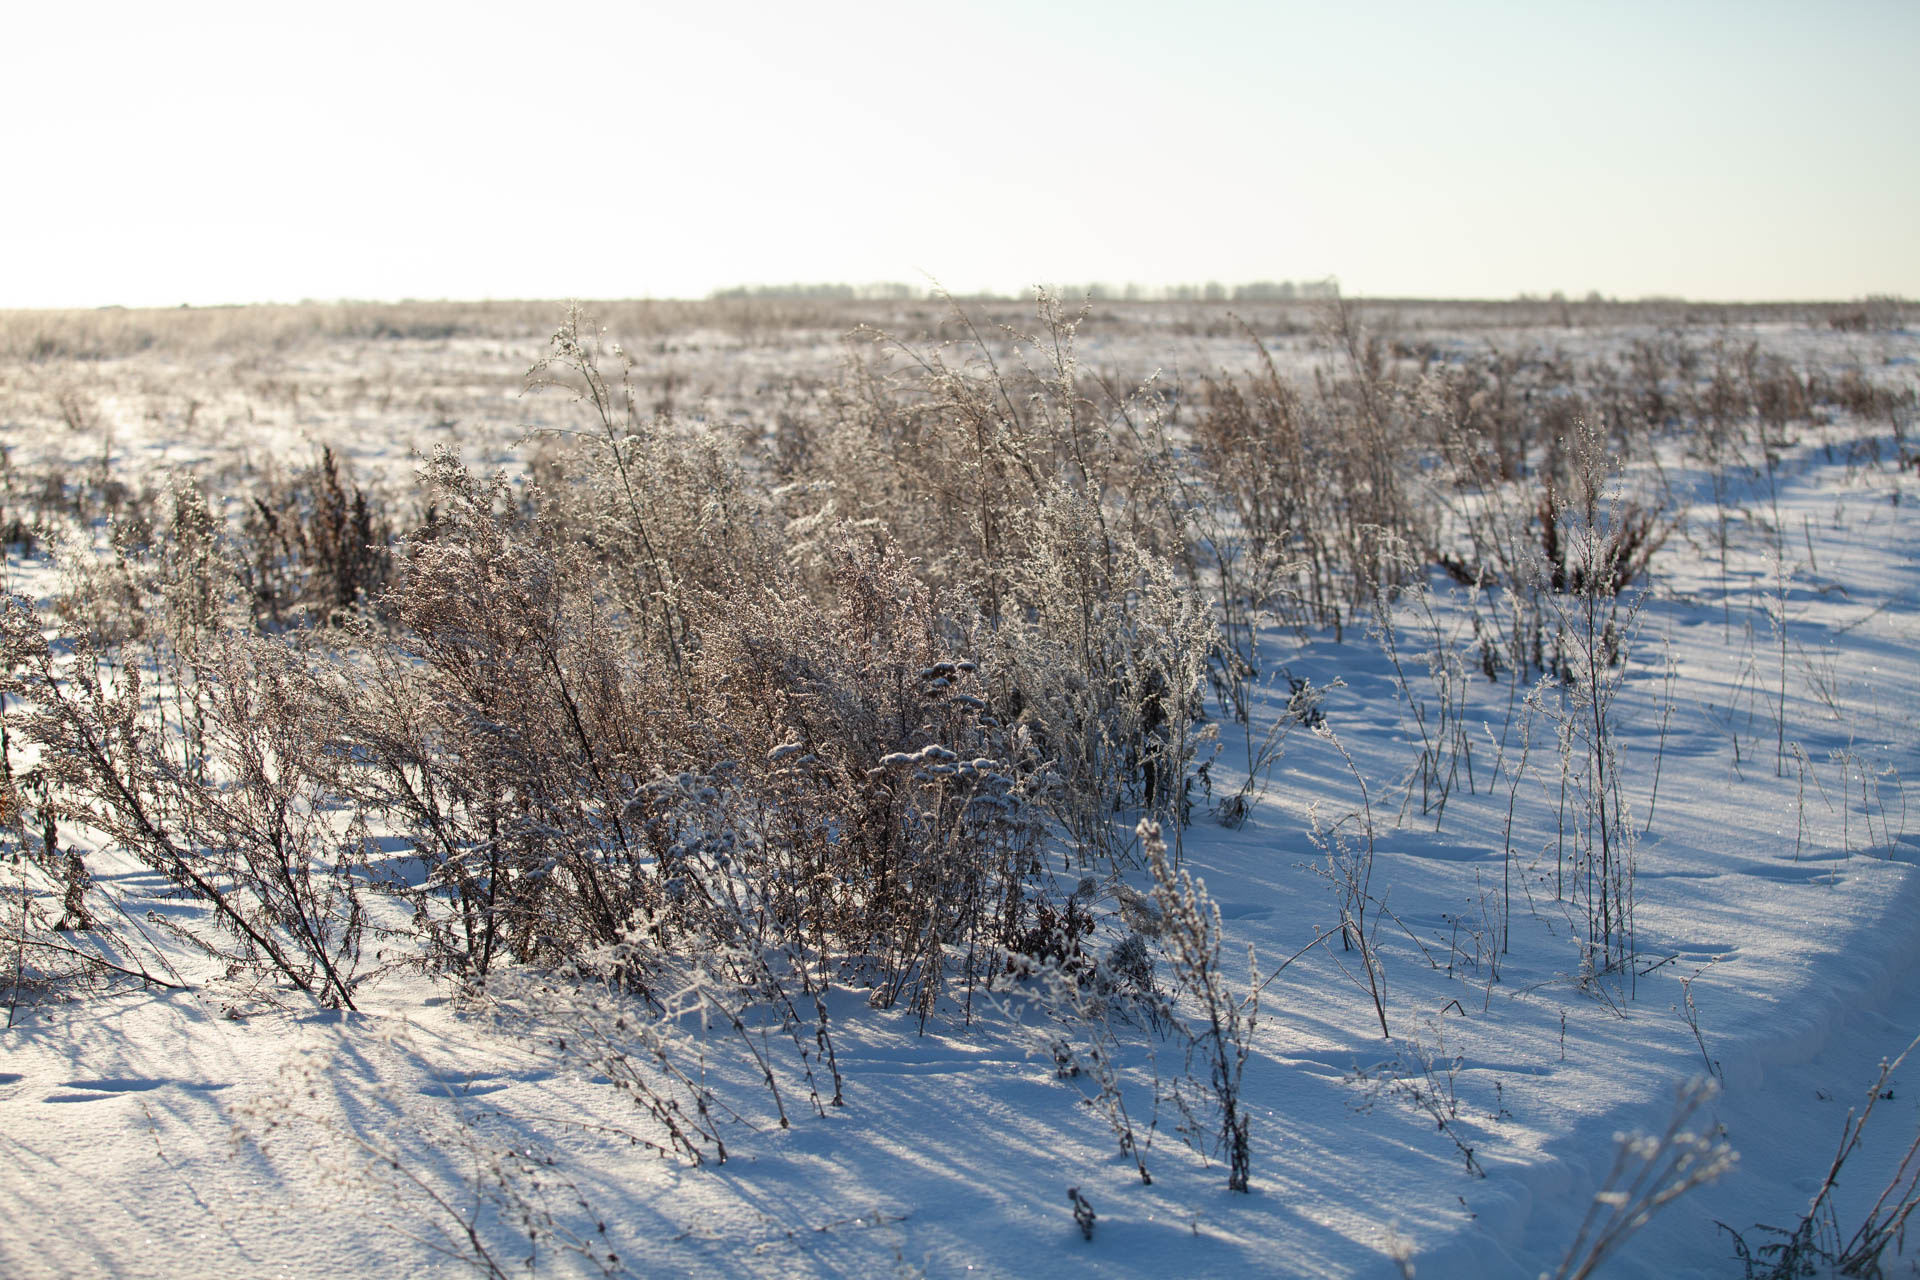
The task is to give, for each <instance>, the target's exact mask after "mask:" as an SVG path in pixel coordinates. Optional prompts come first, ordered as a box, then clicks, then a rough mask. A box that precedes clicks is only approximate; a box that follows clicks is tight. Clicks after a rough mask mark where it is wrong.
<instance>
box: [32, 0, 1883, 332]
mask: <svg viewBox="0 0 1920 1280" xmlns="http://www.w3.org/2000/svg"><path fill="white" fill-rule="evenodd" d="M547 12H548V16H547V17H545V18H536V17H534V16H533V13H532V10H531V8H530V7H529V6H525V5H522V4H512V5H499V4H490V3H486V2H485V0H470V2H469V3H462V4H439V3H408V2H407V0H387V2H386V3H383V4H364V3H358V2H357V0H344V2H341V3H328V4H302V5H290V4H289V5H282V4H260V3H257V2H255V0H250V2H248V3H244V4H221V3H198V2H195V0H180V2H179V3H173V4H165V5H157V4H153V3H152V2H151V0H145V2H143V3H138V4H122V3H119V2H118V0H93V2H91V3H90V2H89V0H68V2H67V3H63V4H59V5H54V4H28V3H25V2H24V0H20V2H18V3H13V4H9V5H8V6H7V7H6V11H5V22H4V28H5V32H4V39H3V40H0V148H4V150H0V157H3V159H0V163H4V166H5V167H4V170H0V172H4V173H5V174H6V181H5V182H4V183H3V184H0V308H9V307H60V306H73V307H86V306H101V305H112V304H119V305H126V306H173V305H178V304H180V303H191V304H193V305H209V304H219V303H232V302H263V301H281V302H292V301H298V300H301V299H307V298H315V299H334V298H364V299H399V298H461V299H476V298H511V297H539V298H556V297H584V298H614V297H649V296H651V297H699V296H704V295H705V294H707V293H708V292H710V291H711V290H714V289H717V288H725V287H729V286H734V285H741V284H782V283H790V282H802V281H804V282H826V281H837V282H846V283H855V284H858V283H868V282H879V281H904V282H907V283H911V284H916V285H919V284H925V283H929V282H937V283H938V284H939V285H941V286H943V287H945V288H947V289H949V290H951V291H953V292H956V293H964V292H972V291H976V290H982V289H991V290H994V291H998V292H1018V291H1021V290H1024V289H1026V288H1029V287H1031V286H1032V285H1034V284H1036V283H1050V284H1070V285H1071V284H1085V283H1091V282H1100V283H1106V284H1112V285H1116V286H1117V285H1121V284H1125V283H1127V282H1136V283H1140V284H1144V285H1150V286H1155V285H1159V286H1163V285H1170V284H1178V283H1185V282H1194V283H1200V282H1205V281H1209V280H1217V281H1221V282H1224V283H1228V284H1234V283H1244V282H1250V281H1259V280H1274V281H1277V280H1295V281H1306V280H1320V279H1324V278H1327V277H1334V278H1337V279H1338V281H1339V282H1340V284H1341V286H1342V288H1343V289H1344V290H1345V291H1346V292H1348V293H1350V294H1355V295H1362V296H1403V297H1484V298H1503V297H1513V296H1515V295H1517V294H1520V293H1536V294H1546V293H1550V292H1553V291H1555V290H1561V291H1564V292H1566V293H1568V294H1569V295H1571V296H1576V297H1578V296H1583V295H1585V294H1586V293H1588V292H1589V291H1598V292H1600V293H1602V294H1604V295H1607V296H1613V297H1642V296H1647V295H1654V294H1660V295H1679V296H1686V297H1693V298H1700V299H1720V300H1743V299H1781V298H1794V299H1814V298H1854V297H1860V296H1863V295H1865V294H1868V293H1896V294H1903V295H1906V296H1915V295H1920V232H1917V231H1916V229H1917V228H1920V163H1916V155H1920V147H1917V146H1916V140H1917V139H1920V91H1917V90H1916V89H1915V87H1914V76H1913V67H1914V66H1915V65H1916V63H1920V3H1916V0H1828V2H1826V3H1818V4H1816V3H1811V2H1810V0H1809V2H1808V3H1798V4H1788V3H1774V2H1772V0H1742V2H1739V3H1722V2H1721V0H1691V2H1689V0H1664V2H1660V3H1652V2H1649V3H1642V2H1640V0H1610V2H1609V3H1605V4H1574V3H1545V2H1543V0H1532V2H1531V3H1518V2H1516V3H1509V2H1506V0H1478V2H1476V0H1460V2H1457V3H1452V4H1435V3H1432V0H1421V2H1417V3H1416V2H1411V0H1409V2H1405V3H1403V2H1400V0H1379V2H1377V3H1355V4H1351V5H1334V4H1329V3H1326V0H1308V2H1302V3H1295V2H1294V0H1269V2H1268V3H1224V2H1219V0H1188V2H1187V3H1183V4H1180V5H1178V6H1175V5H1173V4H1170V3H1141V2H1136V0H1097V2H1096V0H1018V2H1015V0H1005V2H1001V0H995V2H993V3H967V2H965V0H955V2H954V3H948V4H941V5H902V4H899V3H897V2H896V3H885V4H879V3H855V2H852V0H810V2H809V3H806V4H799V3H793V2H792V0H787V2H785V3H762V2H760V0H730V2H729V3H725V4H711V5H701V6H696V5H693V4H688V3H685V2H684V0H682V2H681V3H671V4H668V3H653V2H651V0H623V2H620V3H611V4H603V3H600V2H599V0H574V3H570V4H568V5H565V6H556V7H554V8H552V9H549V10H548V11H547Z"/></svg>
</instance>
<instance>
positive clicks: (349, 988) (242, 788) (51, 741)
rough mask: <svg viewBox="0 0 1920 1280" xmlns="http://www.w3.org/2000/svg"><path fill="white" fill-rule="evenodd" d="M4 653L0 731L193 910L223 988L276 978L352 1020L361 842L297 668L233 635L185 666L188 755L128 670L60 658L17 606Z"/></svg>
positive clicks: (283, 653)
mask: <svg viewBox="0 0 1920 1280" xmlns="http://www.w3.org/2000/svg"><path fill="white" fill-rule="evenodd" d="M0 653H3V654H4V663H5V669H6V670H7V672H8V679H7V682H6V685H5V689H4V692H5V693H6V694H7V695H8V696H9V697H10V698H11V699H12V700H13V701H14V703H15V705H14V706H13V707H12V708H11V709H10V711H9V715H10V724H9V727H10V731H11V732H12V733H17V734H18V735H19V736H20V737H21V738H22V739H24V741H25V742H26V743H28V744H30V745H31V746H33V747H35V748H37V749H38V752H39V754H40V761H41V763H40V766H39V767H40V768H41V770H43V771H44V774H45V777H46V782H47V785H48V786H49V787H50V788H52V789H53V790H54V791H55V792H56V793H57V794H58V795H59V797H60V799H61V803H62V807H63V808H64V809H65V810H66V811H67V812H68V813H70V814H71V815H73V816H74V817H76V818H77V819H78V820H79V821H80V822H81V823H83V824H84V825H86V826H88V827H90V828H92V829H93V830H95V831H98V832H100V833H101V834H103V835H105V836H106V837H107V838H109V839H110V840H112V841H113V842H114V843H116V844H117V845H119V846H120V847H122V848H124V849H126V850H127V851H129V852H130V853H132V854H133V855H134V856H136V857H138V858H139V859H140V860H141V861H142V862H144V863H146V864H147V865H148V866H150V867H152V868H153V869H154V870H155V871H158V872H159V873H161V874H162V875H164V876H166V877H167V879H168V880H170V881H171V882H172V883H173V884H174V885H175V886H177V887H178V888H179V889H181V890H182V891H183V892H185V893H186V894H187V895H188V896H190V897H192V898H193V899H195V900H196V901H198V902H200V903H201V904H203V905H204V906H205V907H206V908H207V909H208V910H209V912H210V914H211V916H212V920H213V924H214V926H215V932H214V933H212V934H209V933H206V932H201V931H196V930H193V929H191V928H190V927H188V926H186V925H180V924H174V925H172V926H171V927H173V928H174V929H176V930H178V931H181V932H182V933H183V935H184V936H186V937H187V938H188V940H189V941H191V942H192V943H193V944H194V946H195V947H197V948H198V949H199V950H200V951H202V952H204V953H205V954H206V955H208V956H209V957H210V958H212V959H214V960H217V961H219V962H221V963H223V964H225V965H226V966H227V967H228V971H229V973H230V974H233V973H252V972H267V973H271V974H275V975H277V976H279V977H280V978H282V979H284V980H286V981H287V982H289V983H291V984H292V985H293V986H294V987H296V988H297V989H299V990H300V991H302V992H305V993H306V994H308V995H310V996H312V997H313V998H314V999H316V1000H319V1001H321V1002H322V1003H325V1004H327V1005H333V1006H345V1007H347V1008H352V1007H353V988H354V985H355V981H356V972H357V970H358V968H359V963H360V940H361V935H362V932H363V930H364V927H365V920H364V915H363V904H362V897H361V895H362V890H361V887H360V885H359V883H358V881H357V880H356V878H355V872H356V868H357V866H358V864H359V862H360V861H361V855H362V843H363V841H362V837H361V836H360V835H359V834H357V833H356V832H355V831H354V830H353V829H352V828H351V827H348V828H346V829H340V828H337V827H336V825H335V823H334V820H333V815H332V813H331V808H332V805H331V797H332V790H331V787H330V785H329V782H328V778H329V775H330V773H331V770H332V767H333V765H332V762H331V761H330V760H329V759H328V758H327V755H326V747H325V743H324V741H323V740H321V739H317V738H316V737H315V736H314V735H313V733H312V732H311V730H312V726H313V724H314V723H315V721H316V720H317V718H318V716H317V706H318V703H319V696H318V690H317V687H316V684H315V680H314V677H313V675H312V673H311V672H310V670H309V669H308V667H307V665H306V664H305V663H304V662H303V661H302V659H301V658H300V656H299V655H298V654H297V653H296V652H294V651H293V650H292V649H290V648H289V647H288V646H286V645H284V644H282V643H280V642H276V641H267V640H255V639H251V638H248V637H245V636H243V635H237V634H234V633H230V632H229V633H223V634H221V635H219V636H218V637H215V638H214V639H213V640H211V641H209V642H208V643H207V646H206V648H204V649H203V650H202V652H201V653H200V654H199V656H197V657H196V658H194V659H193V661H192V662H191V664H190V665H191V667H192V669H193V671H194V673H195V680H196V683H197V685H198V686H199V687H200V688H202V689H204V690H205V691H206V696H205V698H204V700H203V702H202V704H201V706H200V708H199V710H200V713H201V715H202V717H203V718H202V722H201V725H200V734H199V736H198V737H197V739H195V740H194V741H192V742H189V741H188V739H187V738H186V736H185V735H183V734H182V733H180V732H179V726H178V725H169V723H168V721H167V714H166V707H165V704H164V703H163V702H161V701H158V700H156V699H153V698H150V697H147V696H144V695H143V688H142V681H141V675H140V666H139V665H138V664H137V663H135V662H131V661H124V660H123V661H119V662H115V661H113V660H112V659H111V658H110V657H108V656H107V655H105V654H103V653H102V652H101V650H99V649H98V648H96V647H95V646H94V645H93V644H92V643H91V642H90V641H88V640H87V639H85V638H84V637H83V638H81V639H79V640H78V641H76V642H75V643H74V645H73V655H72V657H71V658H70V659H68V658H64V657H62V656H60V655H58V654H57V653H56V651H55V649H54V648H53V647H52V646H50V645H49V644H48V643H47V641H46V639H45V637H44V635H43V634H42V632H41V624H40V619H39V616H38V615H37V614H36V613H35V612H34V611H33V610H32V609H31V608H29V607H28V606H27V605H26V604H25V602H23V601H21V600H19V599H18V598H17V597H15V598H11V599H9V600H8V601H7V602H6V604H5V607H4V611H3V612H0ZM222 937H224V941H222Z"/></svg>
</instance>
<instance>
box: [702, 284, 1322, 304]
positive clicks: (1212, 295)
mask: <svg viewBox="0 0 1920 1280" xmlns="http://www.w3.org/2000/svg"><path fill="white" fill-rule="evenodd" d="M1050 292H1052V293H1054V294H1055V295H1056V296H1059V297H1064V298H1079V297H1085V298H1091V299H1093V300H1095V301H1110V300H1114V299H1123V300H1125V301H1128V302H1292V301H1295V300H1299V299H1313V298H1331V297H1335V296H1337V295H1338V293H1339V285H1338V283H1337V282H1335V281H1333V280H1331V279H1328V280H1311V281H1304V282H1302V283H1299V284H1296V283H1294V282H1293V281H1291V280H1280V281H1273V280H1256V281H1253V282H1251V283H1248V284H1235V285H1228V284H1223V283H1221V282H1220V281H1218V280H1209V281H1207V282H1206V283H1204V284H1171V285H1146V284H1137V283H1128V284H1124V285H1113V284H1104V283H1100V282H1094V283H1091V284H1083V285H1061V286H1059V287H1058V288H1057V289H1050ZM707 296H708V297H709V298H711V299H713V300H714V301H717V302H740V301H748V300H761V301H823V302H830V301H855V300H860V301H887V302H907V301H912V300H914V299H920V298H936V299H937V298H938V297H940V296H941V294H940V290H938V289H936V288H924V287H916V286H914V285H910V284H901V283H899V282H898V281H883V282H881V283H877V284H742V285H734V286H732V287H731V288H726V289H715V290H714V291H713V292H712V293H710V294H708V295H707ZM973 296H976V297H984V298H992V297H999V296H1002V295H997V294H994V293H991V292H983V293H980V294H976V295H973Z"/></svg>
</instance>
